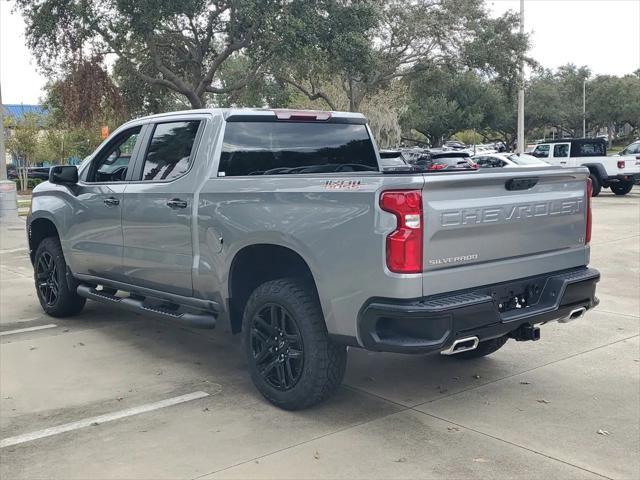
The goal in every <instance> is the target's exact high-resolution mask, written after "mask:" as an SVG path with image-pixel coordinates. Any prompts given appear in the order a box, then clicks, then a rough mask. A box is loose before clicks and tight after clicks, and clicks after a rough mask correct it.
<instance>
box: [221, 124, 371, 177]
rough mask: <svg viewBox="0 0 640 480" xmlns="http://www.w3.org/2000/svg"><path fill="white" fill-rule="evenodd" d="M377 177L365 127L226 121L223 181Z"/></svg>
mask: <svg viewBox="0 0 640 480" xmlns="http://www.w3.org/2000/svg"><path fill="white" fill-rule="evenodd" d="M366 171H371V172H378V171H379V167H378V160H377V157H376V153H375V150H374V146H373V142H372V140H371V138H370V136H369V131H368V130H367V127H366V125H365V124H364V123H348V122H327V121H281V120H273V121H272V120H271V119H269V120H264V119H261V120H253V119H246V120H244V119H242V120H235V119H234V120H233V121H231V120H230V119H229V120H227V123H226V126H225V132H224V138H223V145H222V153H221V156H220V166H219V168H218V176H219V177H240V176H249V175H295V174H298V175H299V174H309V173H338V172H339V173H348V172H366Z"/></svg>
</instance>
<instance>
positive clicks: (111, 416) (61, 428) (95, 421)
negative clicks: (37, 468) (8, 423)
mask: <svg viewBox="0 0 640 480" xmlns="http://www.w3.org/2000/svg"><path fill="white" fill-rule="evenodd" d="M208 396H209V394H208V393H207V392H193V393H188V394H186V395H181V396H179V397H173V398H167V399H166V400H161V401H160V402H156V403H147V404H146V405H140V406H138V407H133V408H127V409H125V410H120V411H119V412H113V413H107V414H105V415H98V416H97V417H93V418H85V419H84V420H78V421H77V422H71V423H65V424H64V425H58V426H57V427H51V428H45V429H44V430H38V431H36V432H31V433H25V434H24V435H18V436H16V437H9V438H4V439H2V440H0V448H4V447H10V446H12V445H18V444H19V443H25V442H30V441H32V440H37V439H39V438H45V437H50V436H52V435H57V434H59V433H65V432H70V431H71V430H77V429H79V428H85V427H89V426H91V425H100V424H102V423H106V422H111V421H113V420H119V419H121V418H124V417H130V416H132V415H138V414H140V413H146V412H151V411H153V410H158V409H160V408H165V407H171V406H172V405H177V404H179V403H184V402H189V401H191V400H197V399H199V398H204V397H208Z"/></svg>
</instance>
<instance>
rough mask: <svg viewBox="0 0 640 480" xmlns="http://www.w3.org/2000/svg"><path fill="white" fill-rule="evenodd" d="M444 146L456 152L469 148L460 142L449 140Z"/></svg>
mask: <svg viewBox="0 0 640 480" xmlns="http://www.w3.org/2000/svg"><path fill="white" fill-rule="evenodd" d="M444 146H445V147H447V148H452V149H454V150H462V149H465V148H467V146H466V145H465V144H464V143H462V142H460V141H458V140H449V141H448V142H445V143H444Z"/></svg>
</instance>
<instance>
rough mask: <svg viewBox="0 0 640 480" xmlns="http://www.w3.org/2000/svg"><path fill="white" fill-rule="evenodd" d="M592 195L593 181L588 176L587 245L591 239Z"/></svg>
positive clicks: (585, 239) (585, 237) (585, 236)
mask: <svg viewBox="0 0 640 480" xmlns="http://www.w3.org/2000/svg"><path fill="white" fill-rule="evenodd" d="M591 195H593V183H592V182H591V179H590V178H587V231H586V232H585V235H584V243H585V245H587V244H588V243H589V242H590V241H591Z"/></svg>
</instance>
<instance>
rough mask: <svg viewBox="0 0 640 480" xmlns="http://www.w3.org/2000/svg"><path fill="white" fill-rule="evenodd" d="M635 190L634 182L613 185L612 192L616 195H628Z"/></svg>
mask: <svg viewBox="0 0 640 480" xmlns="http://www.w3.org/2000/svg"><path fill="white" fill-rule="evenodd" d="M632 188H633V182H617V183H612V184H611V191H612V192H613V193H615V194H616V195H626V194H627V193H629V192H630V191H631V189H632Z"/></svg>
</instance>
